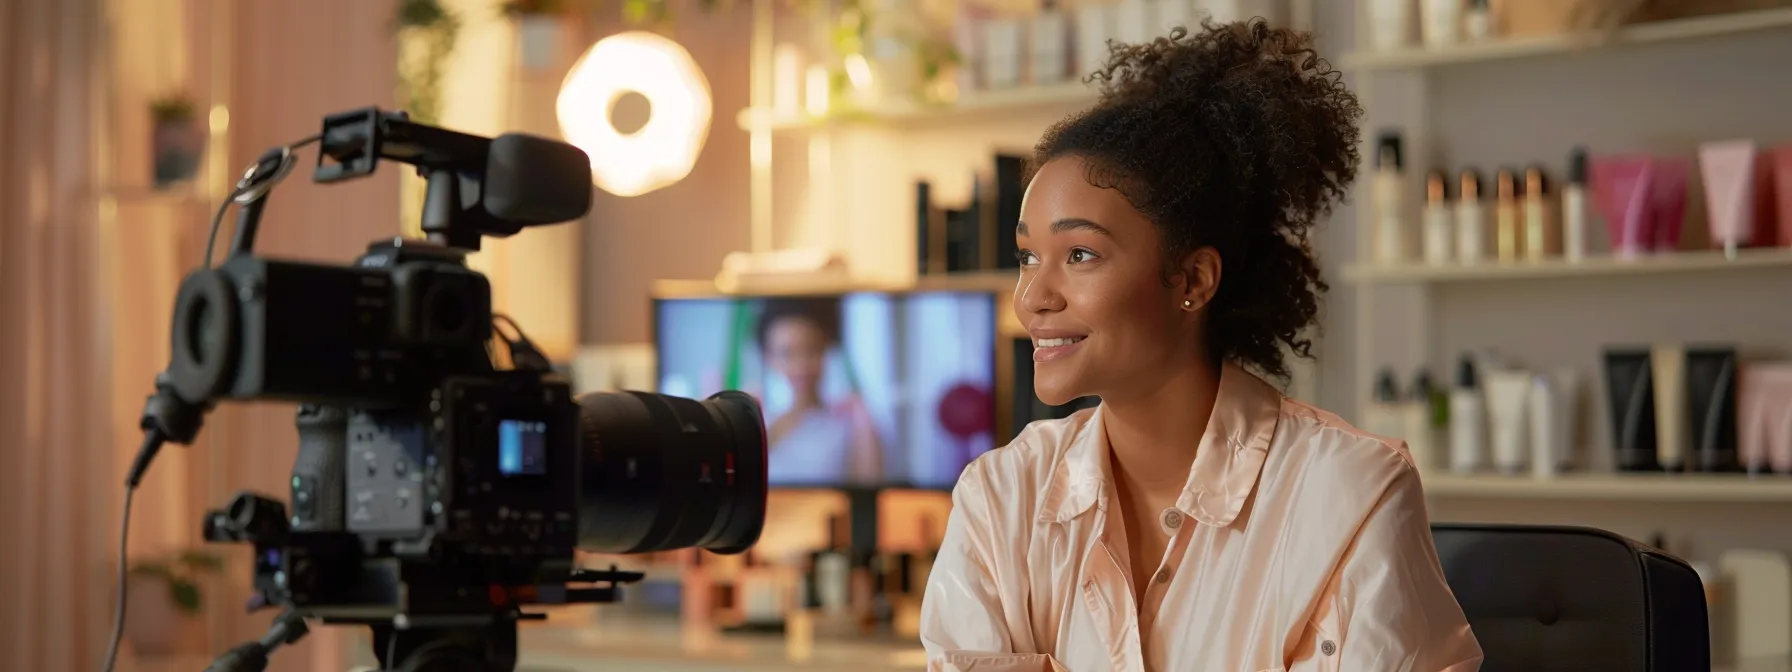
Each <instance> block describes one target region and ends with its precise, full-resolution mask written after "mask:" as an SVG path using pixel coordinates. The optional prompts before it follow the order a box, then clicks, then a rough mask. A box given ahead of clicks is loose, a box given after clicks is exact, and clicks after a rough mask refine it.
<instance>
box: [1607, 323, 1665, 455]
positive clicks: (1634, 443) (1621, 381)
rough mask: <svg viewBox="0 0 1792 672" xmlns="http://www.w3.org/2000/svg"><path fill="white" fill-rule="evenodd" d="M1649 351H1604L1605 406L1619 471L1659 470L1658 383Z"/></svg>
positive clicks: (1627, 349)
mask: <svg viewBox="0 0 1792 672" xmlns="http://www.w3.org/2000/svg"><path fill="white" fill-rule="evenodd" d="M1649 360H1650V352H1649V351H1648V350H1639V349H1630V348H1621V349H1608V350H1606V351H1605V387H1606V399H1607V403H1606V407H1607V408H1608V409H1609V410H1610V411H1611V433H1612V448H1613V449H1614V450H1616V451H1617V455H1616V458H1617V467H1618V470H1619V471H1657V470H1659V469H1660V466H1659V463H1658V462H1657V461H1656V449H1655V384H1654V376H1653V375H1652V374H1651V369H1652V368H1653V367H1652V366H1651V365H1650V361H1649Z"/></svg>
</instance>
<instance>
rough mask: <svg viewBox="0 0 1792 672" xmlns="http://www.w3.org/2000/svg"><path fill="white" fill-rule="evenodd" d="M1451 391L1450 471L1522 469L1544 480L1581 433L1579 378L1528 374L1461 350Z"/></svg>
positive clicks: (1564, 373)
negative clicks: (1455, 380) (1454, 387)
mask: <svg viewBox="0 0 1792 672" xmlns="http://www.w3.org/2000/svg"><path fill="white" fill-rule="evenodd" d="M1458 370H1459V374H1458V376H1457V385H1456V389H1455V390H1454V391H1453V392H1452V395H1451V404H1450V410H1451V412H1452V415H1451V417H1450V422H1451V436H1452V437H1454V438H1455V441H1453V442H1452V444H1451V446H1450V470H1451V471H1454V472H1456V473H1463V474H1467V473H1476V472H1482V471H1488V470H1491V471H1494V472H1497V473H1501V474H1507V475H1517V474H1522V473H1526V472H1529V473H1530V474H1531V475H1532V476H1534V477H1538V478H1548V477H1550V476H1554V475H1556V474H1558V473H1561V472H1562V471H1565V470H1568V469H1570V468H1572V467H1573V465H1574V453H1575V445H1576V443H1577V442H1578V440H1579V436H1580V422H1579V420H1580V407H1581V405H1580V397H1581V381H1580V376H1579V375H1578V374H1576V372H1575V371H1574V370H1573V369H1557V370H1554V371H1533V370H1530V369H1526V368H1523V367H1519V366H1516V365H1514V364H1511V363H1507V362H1501V361H1498V360H1496V359H1495V358H1493V357H1492V356H1482V357H1481V358H1479V360H1478V361H1477V358H1476V357H1474V356H1472V355H1468V354H1464V355H1463V356H1462V358H1461V361H1460V362H1459V363H1458Z"/></svg>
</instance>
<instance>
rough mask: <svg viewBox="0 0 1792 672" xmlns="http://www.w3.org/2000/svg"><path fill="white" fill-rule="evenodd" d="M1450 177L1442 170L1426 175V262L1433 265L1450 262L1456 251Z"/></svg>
mask: <svg viewBox="0 0 1792 672" xmlns="http://www.w3.org/2000/svg"><path fill="white" fill-rule="evenodd" d="M1449 181H1450V178H1449V177H1448V176H1446V175H1444V173H1443V171H1441V170H1434V171H1431V174H1430V175H1427V176H1426V177H1425V263H1427V264H1430V265H1432V266H1443V265H1445V264H1448V263H1450V257H1451V256H1452V254H1453V253H1454V252H1455V250H1453V249H1452V248H1453V247H1454V246H1455V241H1454V240H1452V239H1453V238H1454V236H1452V235H1451V234H1452V233H1454V228H1455V222H1453V221H1451V217H1450V200H1449V193H1448V189H1447V186H1448V185H1449Z"/></svg>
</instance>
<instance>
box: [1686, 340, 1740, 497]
mask: <svg viewBox="0 0 1792 672" xmlns="http://www.w3.org/2000/svg"><path fill="white" fill-rule="evenodd" d="M1686 397H1687V399H1686V401H1687V409H1688V411H1689V413H1687V421H1688V424H1689V425H1691V430H1692V432H1691V433H1692V451H1693V455H1692V468H1693V469H1694V470H1696V471H1707V472H1725V471H1735V470H1736V469H1737V468H1738V465H1739V464H1740V462H1739V461H1738V460H1737V458H1736V443H1737V441H1736V349H1735V348H1713V347H1704V348H1692V349H1689V350H1687V351H1686Z"/></svg>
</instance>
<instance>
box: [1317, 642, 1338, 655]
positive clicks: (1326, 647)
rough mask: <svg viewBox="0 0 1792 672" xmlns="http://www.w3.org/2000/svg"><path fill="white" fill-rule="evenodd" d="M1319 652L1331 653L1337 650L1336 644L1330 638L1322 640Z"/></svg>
mask: <svg viewBox="0 0 1792 672" xmlns="http://www.w3.org/2000/svg"><path fill="white" fill-rule="evenodd" d="M1319 652H1320V653H1322V654H1324V655H1327V656H1329V655H1332V654H1334V653H1337V652H1338V645H1337V644H1334V643H1332V640H1329V639H1328V640H1325V641H1324V642H1320V644H1319Z"/></svg>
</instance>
